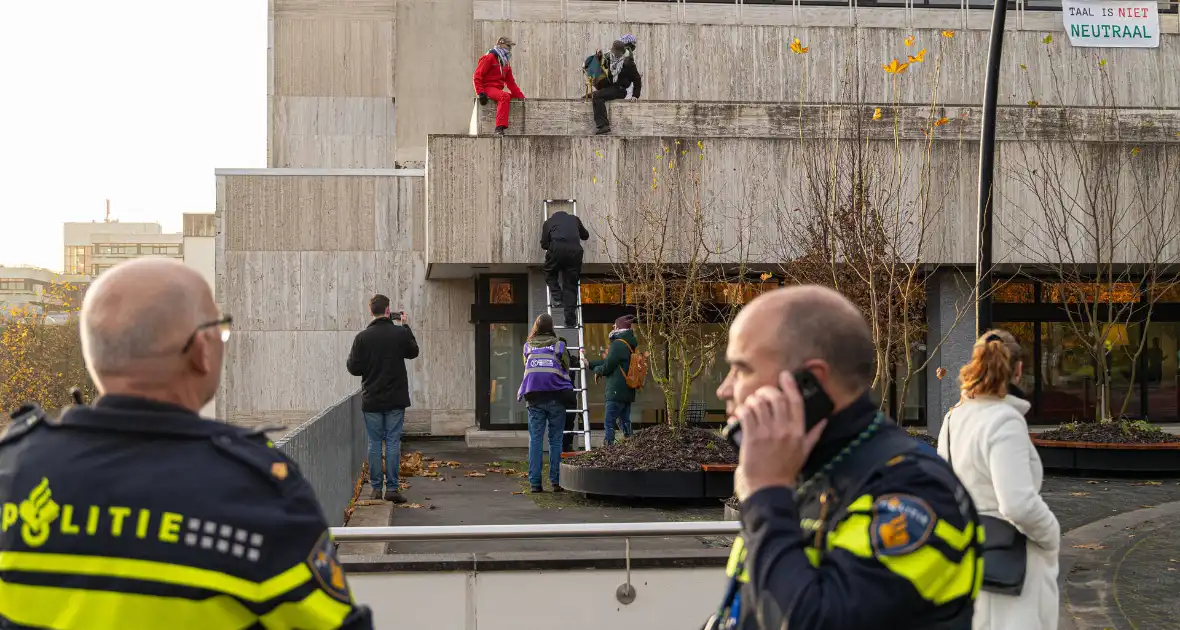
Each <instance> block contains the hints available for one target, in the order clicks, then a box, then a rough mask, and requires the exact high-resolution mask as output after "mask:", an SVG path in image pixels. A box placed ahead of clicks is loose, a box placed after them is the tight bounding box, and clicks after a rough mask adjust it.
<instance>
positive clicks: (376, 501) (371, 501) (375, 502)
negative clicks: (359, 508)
mask: <svg viewBox="0 0 1180 630" xmlns="http://www.w3.org/2000/svg"><path fill="white" fill-rule="evenodd" d="M383 503H385V502H384V501H382V500H380V499H366V500H364V501H357V502H356V504H357V505H381V504H383Z"/></svg>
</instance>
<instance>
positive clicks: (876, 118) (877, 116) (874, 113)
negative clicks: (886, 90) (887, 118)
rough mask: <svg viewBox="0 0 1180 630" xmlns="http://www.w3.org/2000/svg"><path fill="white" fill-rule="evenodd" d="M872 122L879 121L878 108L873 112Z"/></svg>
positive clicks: (879, 112)
mask: <svg viewBox="0 0 1180 630" xmlns="http://www.w3.org/2000/svg"><path fill="white" fill-rule="evenodd" d="M873 120H881V108H880V107H878V108H877V109H874V110H873Z"/></svg>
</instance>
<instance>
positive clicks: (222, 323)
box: [180, 315, 234, 354]
mask: <svg viewBox="0 0 1180 630" xmlns="http://www.w3.org/2000/svg"><path fill="white" fill-rule="evenodd" d="M233 323H234V318H233V316H231V315H226V316H224V317H222V318H221V319H218V320H215V321H211V322H205V323H204V324H201V325H200V326H197V329H196V330H194V331H193V334H191V335H189V336H188V341H187V342H185V344H184V347H183V348H181V349H180V353H181V354H184V353H186V352H188V349H189V348H191V347H193V342H195V341H196V340H197V335H198V334H199V333H200V332H201V331H202V330H205V329H207V328H214V327H216V328H217V329H218V331H220V334H221V342H222V343H225V342H227V341H229V331H230V327H231V326H232V325H233Z"/></svg>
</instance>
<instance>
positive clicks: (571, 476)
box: [561, 462, 733, 499]
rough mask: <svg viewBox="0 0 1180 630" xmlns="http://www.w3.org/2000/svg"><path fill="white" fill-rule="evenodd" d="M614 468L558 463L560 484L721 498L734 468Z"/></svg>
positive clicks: (629, 493)
mask: <svg viewBox="0 0 1180 630" xmlns="http://www.w3.org/2000/svg"><path fill="white" fill-rule="evenodd" d="M728 468H730V469H729V470H724V469H722V470H715V469H712V467H702V470H695V471H679V470H615V469H612V468H589V467H586V466H576V465H572V464H569V463H566V462H562V464H561V487H562V488H565V489H566V490H569V491H571V492H581V493H584V494H593V495H602V496H611V497H635V498H649V499H704V498H723V497H729V496H730V495H732V494H733V470H732V467H728Z"/></svg>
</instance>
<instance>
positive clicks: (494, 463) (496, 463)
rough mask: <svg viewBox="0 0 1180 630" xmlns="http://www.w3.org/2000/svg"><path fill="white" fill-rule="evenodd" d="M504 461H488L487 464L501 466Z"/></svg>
mask: <svg viewBox="0 0 1180 630" xmlns="http://www.w3.org/2000/svg"><path fill="white" fill-rule="evenodd" d="M503 465H504V462H488V466H503Z"/></svg>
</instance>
